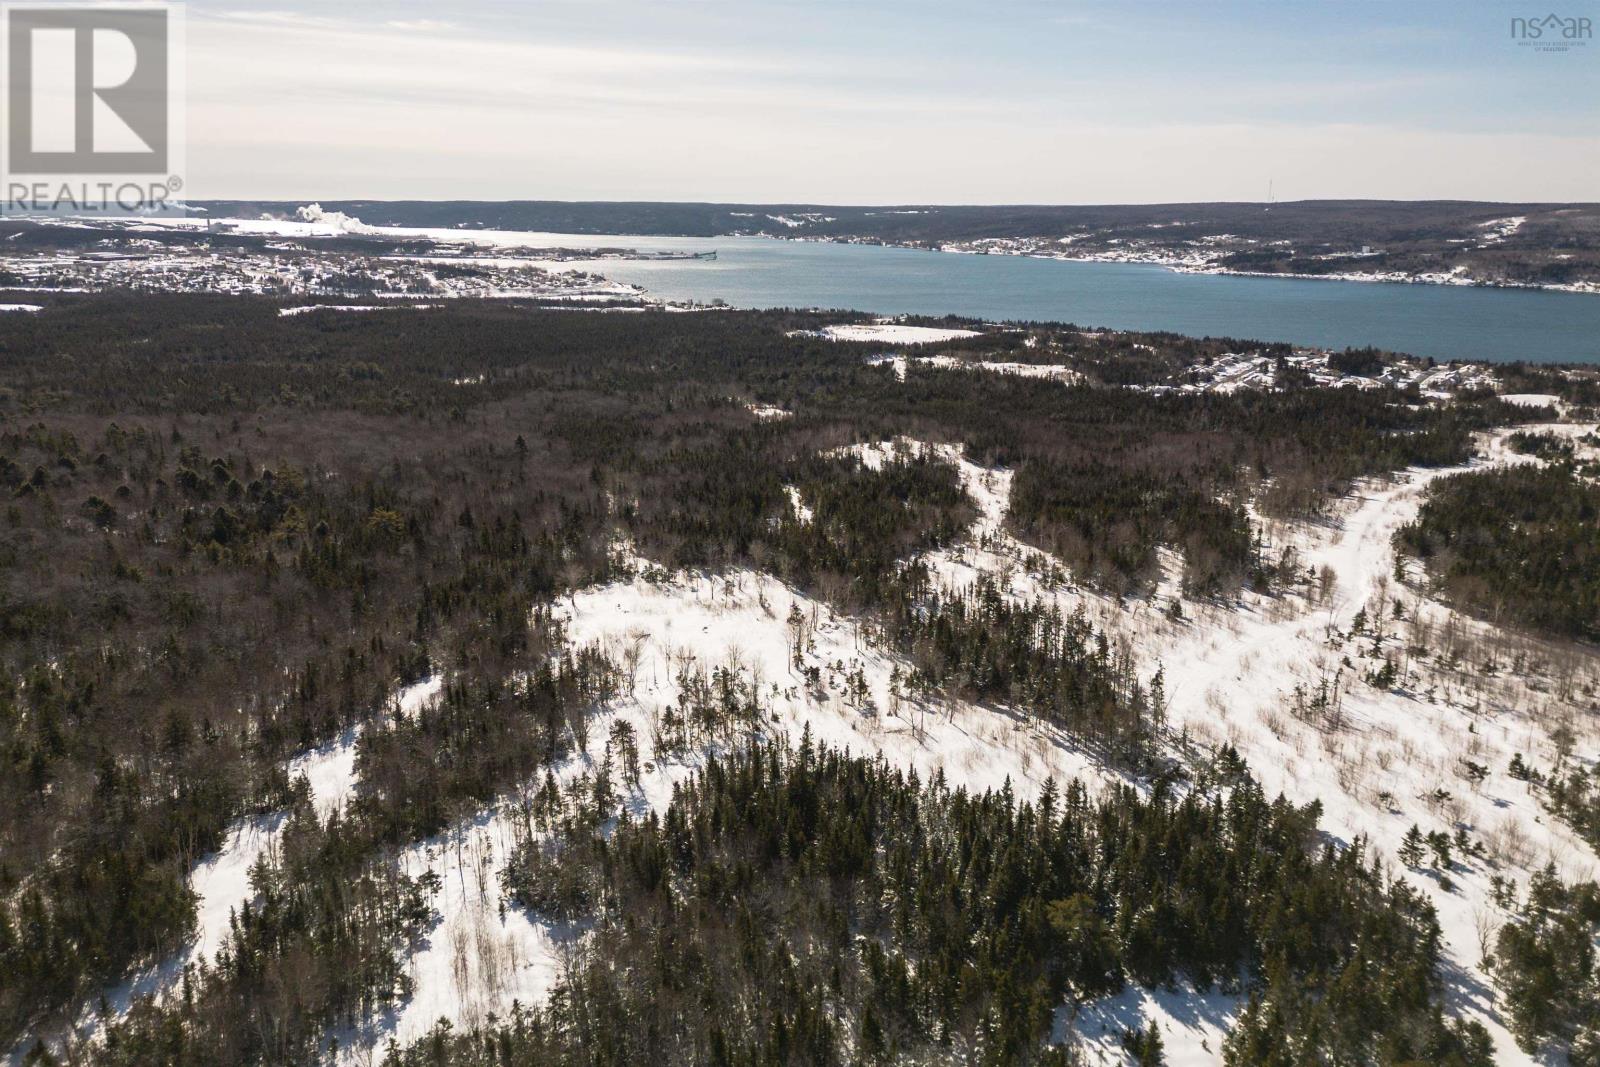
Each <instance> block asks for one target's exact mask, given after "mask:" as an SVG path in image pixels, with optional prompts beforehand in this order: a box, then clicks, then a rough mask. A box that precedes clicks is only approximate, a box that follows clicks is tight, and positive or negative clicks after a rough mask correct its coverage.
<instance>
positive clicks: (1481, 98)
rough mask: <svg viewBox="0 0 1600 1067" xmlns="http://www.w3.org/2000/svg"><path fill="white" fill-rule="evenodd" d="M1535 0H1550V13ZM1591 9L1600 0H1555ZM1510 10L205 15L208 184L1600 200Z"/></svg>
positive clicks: (1553, 86) (1593, 163)
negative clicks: (1520, 42) (1543, 1)
mask: <svg viewBox="0 0 1600 1067" xmlns="http://www.w3.org/2000/svg"><path fill="white" fill-rule="evenodd" d="M1544 10H1545V9H1544V8H1540V9H1538V11H1539V13H1544ZM1552 10H1555V11H1557V12H1558V13H1559V14H1563V15H1582V16H1587V17H1589V18H1591V19H1592V20H1594V21H1595V23H1597V24H1600V2H1597V0H1581V2H1577V3H1574V2H1571V0H1556V6H1555V8H1552ZM1531 13H1534V12H1532V11H1530V10H1528V9H1527V8H1526V5H1525V4H1522V3H1501V2H1493V0H1491V2H1482V3H1460V2H1456V3H1445V2H1438V3H1417V2H1412V3H1408V2H1404V0H1278V2H1275V3H1256V2H1235V0H1213V2H1207V0H1190V2H1187V3H1158V2H1144V0H1125V2H1121V3H1109V2H1108V3H1102V2H1078V0H1009V2H1008V0H992V2H990V3H978V2H968V0H853V2H833V0H804V2H794V3H772V2H767V0H739V2H733V0H523V2H517V3H513V2H493V0H465V2H461V3H455V4H448V5H446V4H442V3H428V4H423V3H384V4H378V3H367V2H364V0H350V2H346V3H343V4H340V5H337V6H335V5H332V4H316V5H312V4H309V3H305V2H303V0H291V3H290V5H289V6H285V5H284V4H255V3H244V4H241V3H226V2H212V0H191V2H190V3H189V5H188V36H189V64H188V84H189V93H188V112H189V130H190V134H189V170H190V173H191V175H192V177H191V191H192V193H193V195H195V196H241V197H243V196H248V197H284V198H311V197H322V198H332V197H372V198H380V197H381V198H398V197H419V198H455V197H461V198H486V199H506V198H541V199H542V198H554V199H663V200H746V201H807V202H823V203H911V202H918V203H1111V202H1154V201H1177V200H1209V199H1226V200H1256V199H1261V198H1262V197H1263V196H1264V195H1265V193H1266V188H1267V183H1268V181H1269V180H1271V181H1272V182H1273V187H1274V190H1275V192H1276V193H1277V195H1278V196H1279V198H1280V199H1302V198H1311V197H1398V198H1420V197H1459V198H1466V199H1501V200H1523V199H1527V200H1580V199H1581V200H1600V41H1593V40H1591V41H1589V42H1588V43H1587V44H1586V45H1584V46H1583V47H1579V48H1575V49H1573V50H1572V51H1570V52H1568V53H1566V54H1549V53H1540V52H1535V51H1533V50H1532V49H1529V48H1523V47H1518V46H1517V45H1516V43H1515V42H1514V41H1513V40H1512V39H1511V35H1510V21H1511V18H1512V17H1513V16H1515V15H1526V14H1531Z"/></svg>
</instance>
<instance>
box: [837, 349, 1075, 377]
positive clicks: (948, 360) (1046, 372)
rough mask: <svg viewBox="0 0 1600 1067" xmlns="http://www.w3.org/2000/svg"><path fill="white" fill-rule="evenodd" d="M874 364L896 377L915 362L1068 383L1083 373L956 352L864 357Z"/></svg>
mask: <svg viewBox="0 0 1600 1067" xmlns="http://www.w3.org/2000/svg"><path fill="white" fill-rule="evenodd" d="M867 362H868V363H871V364H872V365H873V366H879V365H882V364H888V365H889V366H891V367H893V368H894V374H895V377H896V378H899V379H900V380H901V381H905V380H906V367H907V366H908V365H910V364H912V363H916V364H918V365H919V366H923V367H934V368H937V369H939V370H977V371H984V372H986V373H989V374H1012V375H1016V376H1017V377H1019V378H1044V379H1047V380H1049V381H1054V382H1065V383H1068V384H1071V383H1074V382H1080V381H1082V380H1083V375H1081V374H1079V373H1078V372H1077V371H1075V370H1073V369H1072V368H1071V367H1068V366H1066V365H1064V364H1060V363H1013V362H1007V361H1003V360H987V359H957V358H956V357H955V356H944V355H940V356H899V355H892V354H891V355H883V356H874V357H872V358H871V359H870V360H868V361H867Z"/></svg>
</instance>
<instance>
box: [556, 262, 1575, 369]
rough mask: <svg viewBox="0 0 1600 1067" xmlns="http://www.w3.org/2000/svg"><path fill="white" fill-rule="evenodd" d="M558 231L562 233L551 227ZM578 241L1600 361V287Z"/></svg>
mask: <svg viewBox="0 0 1600 1067" xmlns="http://www.w3.org/2000/svg"><path fill="white" fill-rule="evenodd" d="M551 243H552V244H555V243H558V242H557V240H556V239H554V238H552V241H551ZM559 243H560V244H563V245H566V246H567V247H595V246H612V247H618V246H620V247H632V248H639V249H667V248H671V249H682V250H684V251H702V250H705V249H711V248H714V249H716V250H717V260H716V261H715V262H699V261H674V262H658V263H649V262H599V263H596V264H595V265H594V269H595V270H597V271H598V272H600V273H603V274H605V275H607V276H608V277H612V278H617V279H620V280H622V281H628V282H635V283H637V284H639V285H643V286H645V287H646V288H648V289H650V290H651V291H652V292H653V293H655V294H657V295H659V296H664V297H669V298H674V299H693V300H701V301H709V300H711V299H713V298H716V297H720V298H722V299H723V300H726V301H727V302H728V303H730V304H732V305H734V306H736V307H824V308H853V309H856V310H859V311H869V312H875V313H878V314H886V315H893V314H906V313H912V314H923V315H944V314H952V313H953V314H957V315H964V316H971V317H973V318H981V319H1033V320H1050V321H1059V322H1075V323H1077V324H1079V325H1081V326H1108V327H1113V328H1120V329H1141V330H1172V331H1174V332H1177V333H1184V334H1191V335H1197V336H1204V335H1210V336H1230V337H1240V338H1251V339H1256V340H1268V341H1289V342H1293V343H1297V344H1307V345H1323V346H1330V347H1336V348H1342V347H1345V346H1361V345H1376V346H1378V347H1380V348H1387V349H1393V350H1395V351H1401V352H1411V353H1414V354H1416V355H1422V356H1433V357H1435V358H1438V359H1477V360H1512V359H1528V360H1541V361H1561V362H1573V363H1600V296H1596V295H1589V294H1575V293H1546V292H1538V291H1533V290H1522V289H1474V288H1465V287H1458V286H1439V285H1379V284H1361V283H1356V282H1319V281H1305V280H1300V279H1292V278H1286V279H1275V278H1239V277H1230V276H1226V275H1203V274H1178V273H1176V272H1173V271H1169V270H1166V269H1164V268H1161V267H1153V266H1143V265H1134V264H1120V263H1071V262H1062V261H1058V260H1048V259H1026V258H1023V257H1020V256H967V255H951V254H947V253H939V252H923V251H918V250H915V249H906V248H882V247H876V246H869V245H842V244H821V243H810V242H796V241H774V240H769V239H765V238H754V237H751V238H740V237H717V238H678V237H674V238H652V237H575V236H573V237H569V236H566V235H563V236H561V237H560V238H559Z"/></svg>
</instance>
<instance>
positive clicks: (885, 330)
mask: <svg viewBox="0 0 1600 1067" xmlns="http://www.w3.org/2000/svg"><path fill="white" fill-rule="evenodd" d="M797 334H798V335H799V336H810V337H825V338H827V339H828V340H830V341H876V342H878V343H880V344H887V345H929V344H938V343H940V342H942V341H959V340H962V339H963V338H967V337H981V336H982V334H981V333H979V332H978V331H977V330H945V329H940V328H938V327H934V326H904V325H901V324H900V323H896V322H871V323H857V324H852V325H843V326H824V327H823V328H822V329H820V330H816V331H810V330H800V331H797Z"/></svg>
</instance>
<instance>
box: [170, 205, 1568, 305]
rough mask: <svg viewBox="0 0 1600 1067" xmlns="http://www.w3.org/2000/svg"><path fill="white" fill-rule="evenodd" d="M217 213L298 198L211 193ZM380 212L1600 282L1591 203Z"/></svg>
mask: <svg viewBox="0 0 1600 1067" xmlns="http://www.w3.org/2000/svg"><path fill="white" fill-rule="evenodd" d="M201 206H204V207H206V208H207V209H208V210H210V211H212V212H213V213H215V214H219V215H247V216H256V215H261V214H271V215H287V214H292V213H293V212H294V210H295V209H296V208H297V207H299V206H300V203H299V202H297V201H277V202H271V201H212V202H207V203H204V204H202V205H201ZM323 207H324V208H326V209H328V210H330V211H341V212H344V213H346V214H350V215H354V216H356V217H358V218H360V219H362V220H363V221H365V222H368V223H372V224H374V225H384V226H426V227H451V228H464V229H504V230H533V231H549V232H556V233H577V234H597V233H614V234H627V235H671V236H687V237H712V236H720V235H731V234H760V235H766V236H771V237H784V238H807V239H811V240H831V241H854V242H869V243H883V244H895V245H910V246H916V247H927V248H946V249H951V250H959V251H969V252H997V253H1011V254H1026V255H1049V256H1056V257H1060V258H1075V259H1086V258H1087V259H1093V258H1110V259H1132V260H1141V261H1149V262H1165V263H1169V264H1172V265H1175V266H1185V267H1189V268H1194V269H1204V270H1220V271H1229V272H1242V273H1263V274H1294V275H1302V276H1306V275H1310V276H1360V277H1372V278H1380V279H1384V280H1417V281H1454V282H1482V283H1487V284H1513V285H1540V286H1557V287H1567V288H1585V289H1593V288H1595V287H1597V286H1600V204H1593V203H1590V204H1532V203H1486V202H1476V201H1463V200H1428V201H1400V200H1303V201H1297V202H1292V203H1279V204H1261V203H1253V204H1247V203H1213V204H1134V205H1115V204H1110V205H1081V206H1043V205H1018V206H987V207H985V206H937V205H916V204H911V205H903V206H896V207H884V206H872V207H869V206H839V205H827V204H667V203H650V202H603V201H578V202H567V201H555V200H514V201H500V202H490V201H468V200H453V201H425V200H392V201H381V200H339V201H324V202H323Z"/></svg>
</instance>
